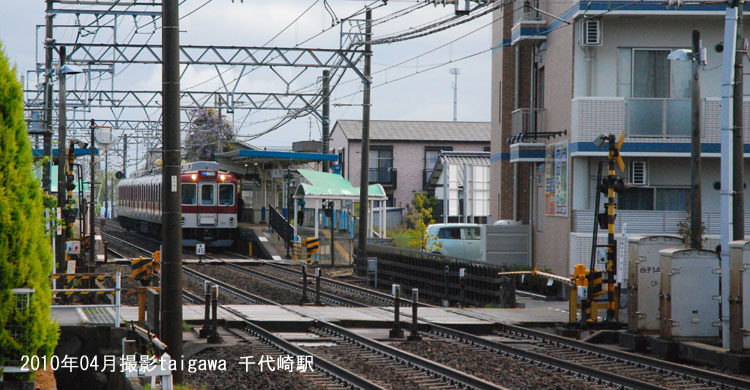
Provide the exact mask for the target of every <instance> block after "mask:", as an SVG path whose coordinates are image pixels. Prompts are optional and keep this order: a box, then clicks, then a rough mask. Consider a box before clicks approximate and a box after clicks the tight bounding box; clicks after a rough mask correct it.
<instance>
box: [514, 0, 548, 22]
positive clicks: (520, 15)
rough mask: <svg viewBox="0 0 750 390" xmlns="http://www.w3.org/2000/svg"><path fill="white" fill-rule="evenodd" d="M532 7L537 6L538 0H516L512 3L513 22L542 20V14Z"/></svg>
mask: <svg viewBox="0 0 750 390" xmlns="http://www.w3.org/2000/svg"><path fill="white" fill-rule="evenodd" d="M532 7H533V8H532ZM534 8H539V0H528V1H524V0H516V1H515V2H514V4H513V24H516V23H518V22H522V21H533V20H542V14H541V13H540V12H539V11H537V10H536V9H534Z"/></svg>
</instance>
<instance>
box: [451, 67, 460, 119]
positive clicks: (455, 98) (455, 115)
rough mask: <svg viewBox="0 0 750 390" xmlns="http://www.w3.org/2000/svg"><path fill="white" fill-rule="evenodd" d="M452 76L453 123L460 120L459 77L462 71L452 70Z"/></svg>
mask: <svg viewBox="0 0 750 390" xmlns="http://www.w3.org/2000/svg"><path fill="white" fill-rule="evenodd" d="M450 72H451V74H452V75H453V122H455V121H456V120H457V119H458V75H459V74H461V69H459V68H451V69H450Z"/></svg>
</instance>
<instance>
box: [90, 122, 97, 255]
mask: <svg viewBox="0 0 750 390" xmlns="http://www.w3.org/2000/svg"><path fill="white" fill-rule="evenodd" d="M95 129H96V126H95V124H94V120H93V119H92V120H91V141H90V142H89V147H90V148H91V161H89V240H90V241H89V266H92V267H93V266H94V264H96V245H95V244H96V223H94V222H95V221H96V198H95V197H94V181H95V180H96V176H95V175H94V149H95V148H94V145H95V144H94V142H95V137H94V130H95Z"/></svg>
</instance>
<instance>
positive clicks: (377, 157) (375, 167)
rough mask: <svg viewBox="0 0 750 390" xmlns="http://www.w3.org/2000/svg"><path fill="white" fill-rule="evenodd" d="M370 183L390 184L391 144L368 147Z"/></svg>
mask: <svg viewBox="0 0 750 390" xmlns="http://www.w3.org/2000/svg"><path fill="white" fill-rule="evenodd" d="M369 176H370V177H369V181H370V183H386V184H392V183H391V181H392V179H391V178H392V176H393V146H375V147H371V148H370V172H369Z"/></svg>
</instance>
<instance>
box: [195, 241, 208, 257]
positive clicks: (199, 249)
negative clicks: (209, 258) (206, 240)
mask: <svg viewBox="0 0 750 390" xmlns="http://www.w3.org/2000/svg"><path fill="white" fill-rule="evenodd" d="M195 254H196V255H205V254H206V244H195Z"/></svg>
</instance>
